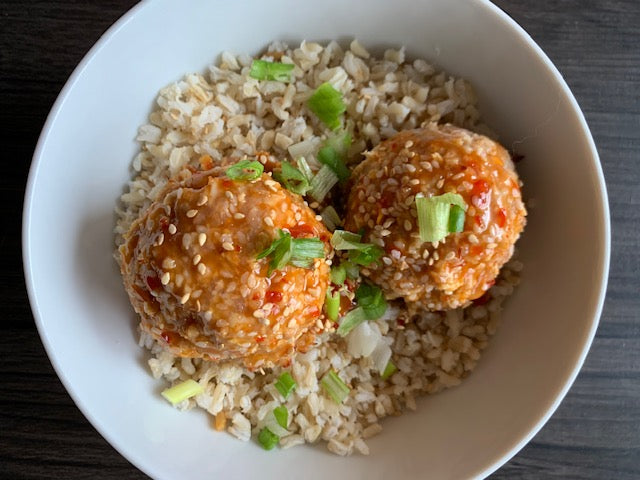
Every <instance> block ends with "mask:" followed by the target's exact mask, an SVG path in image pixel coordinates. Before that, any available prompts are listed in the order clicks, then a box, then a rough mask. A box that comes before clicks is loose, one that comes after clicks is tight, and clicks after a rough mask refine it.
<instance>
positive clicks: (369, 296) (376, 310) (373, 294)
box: [356, 283, 387, 320]
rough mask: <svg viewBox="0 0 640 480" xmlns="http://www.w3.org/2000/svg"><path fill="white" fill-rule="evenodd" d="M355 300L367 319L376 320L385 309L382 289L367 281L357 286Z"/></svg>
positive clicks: (385, 304) (385, 303)
mask: <svg viewBox="0 0 640 480" xmlns="http://www.w3.org/2000/svg"><path fill="white" fill-rule="evenodd" d="M356 301H357V302H358V306H359V307H362V309H363V310H364V313H365V315H366V317H367V320H377V319H378V318H380V317H382V316H383V315H384V312H386V311H387V302H386V300H385V299H384V295H383V294H382V290H381V289H379V288H378V287H376V286H375V285H371V284H369V283H363V284H361V285H360V286H359V287H358V290H356Z"/></svg>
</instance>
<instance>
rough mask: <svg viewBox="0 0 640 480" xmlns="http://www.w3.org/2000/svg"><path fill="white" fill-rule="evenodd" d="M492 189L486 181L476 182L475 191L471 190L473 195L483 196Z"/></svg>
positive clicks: (474, 183) (474, 184)
mask: <svg viewBox="0 0 640 480" xmlns="http://www.w3.org/2000/svg"><path fill="white" fill-rule="evenodd" d="M490 189H491V187H490V186H489V182H487V181H486V180H476V181H475V182H473V189H472V190H471V194H472V195H482V194H483V193H487V192H488V191H489V190H490Z"/></svg>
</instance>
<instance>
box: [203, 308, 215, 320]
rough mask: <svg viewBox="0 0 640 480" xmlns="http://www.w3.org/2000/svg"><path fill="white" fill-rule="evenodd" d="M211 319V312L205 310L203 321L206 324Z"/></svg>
mask: <svg viewBox="0 0 640 480" xmlns="http://www.w3.org/2000/svg"><path fill="white" fill-rule="evenodd" d="M212 318H213V312H212V311H211V310H207V311H206V312H204V319H205V320H206V321H207V322H210V321H211V319H212Z"/></svg>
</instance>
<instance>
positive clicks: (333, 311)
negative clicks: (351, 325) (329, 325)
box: [324, 288, 340, 322]
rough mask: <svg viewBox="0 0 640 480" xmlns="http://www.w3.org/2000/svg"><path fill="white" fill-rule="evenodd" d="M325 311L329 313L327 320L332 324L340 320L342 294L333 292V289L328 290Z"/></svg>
mask: <svg viewBox="0 0 640 480" xmlns="http://www.w3.org/2000/svg"><path fill="white" fill-rule="evenodd" d="M324 309H325V311H326V312H327V318H328V319H329V320H331V321H332V322H335V321H336V320H338V315H339V314H340V292H338V291H335V292H331V288H328V289H327V294H326V297H325V300H324Z"/></svg>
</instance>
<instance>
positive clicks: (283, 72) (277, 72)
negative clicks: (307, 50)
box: [249, 60, 295, 82]
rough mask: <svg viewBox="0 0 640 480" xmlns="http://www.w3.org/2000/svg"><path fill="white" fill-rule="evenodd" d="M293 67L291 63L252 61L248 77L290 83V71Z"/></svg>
mask: <svg viewBox="0 0 640 480" xmlns="http://www.w3.org/2000/svg"><path fill="white" fill-rule="evenodd" d="M294 67H295V65H293V64H292V63H280V62H267V61H266V60H254V61H253V63H251V70H250V71H249V76H250V77H251V78H255V79H257V80H275V81H276V82H290V81H291V71H292V70H293V69H294Z"/></svg>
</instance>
